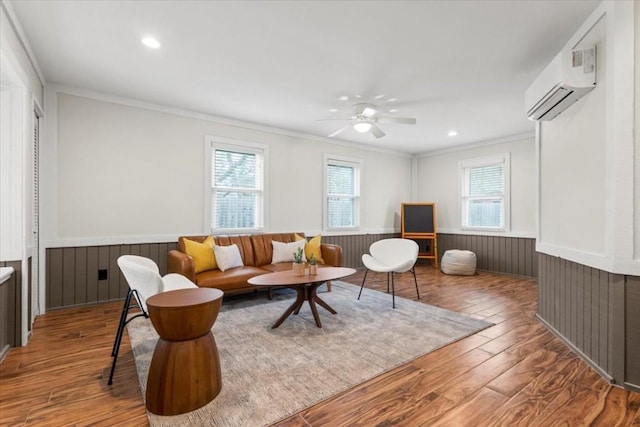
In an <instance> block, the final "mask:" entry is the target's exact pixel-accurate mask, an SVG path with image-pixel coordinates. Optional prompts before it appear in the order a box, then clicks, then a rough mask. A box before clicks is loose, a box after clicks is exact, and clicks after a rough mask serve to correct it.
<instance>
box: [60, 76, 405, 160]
mask: <svg viewBox="0 0 640 427" xmlns="http://www.w3.org/2000/svg"><path fill="white" fill-rule="evenodd" d="M49 86H50V87H51V89H52V90H53V92H54V93H63V94H67V95H73V96H79V97H83V98H89V99H94V100H97V101H103V102H110V103H113V104H120V105H125V106H128V107H136V108H142V109H145V110H150V111H157V112H160V113H166V114H173V115H175V116H180V117H187V118H190V119H198V120H202V121H206V122H210V123H216V124H221V125H226V126H234V127H238V128H243V129H248V130H254V131H260V132H268V133H272V134H277V135H283V136H288V137H292V138H300V139H305V140H308V141H313V142H320V143H324V144H333V145H340V146H344V147H349V148H358V149H361V150H365V151H371V152H378V153H384V154H392V155H394V156H399V157H406V158H411V157H412V155H411V154H408V153H404V152H401V151H393V150H387V149H383V148H376V147H371V146H368V145H365V144H361V143H358V142H347V141H342V140H337V139H333V138H326V137H321V136H317V135H310V134H306V133H303V132H296V131H292V130H288V129H281V128H276V127H272V126H266V125H261V124H258V123H253V122H245V121H242V120H236V119H231V118H228V117H222V116H216V115H212V114H207V113H200V112H196V111H191V110H186V109H182V108H178V107H171V106H168V105H162V104H154V103H151V102H147V101H142V100H139V99H133V98H126V97H121V96H117V95H109V94H105V93H102V92H97V91H93V90H89V89H83V88H77V87H71V86H66V85H60V84H52V85H49Z"/></svg>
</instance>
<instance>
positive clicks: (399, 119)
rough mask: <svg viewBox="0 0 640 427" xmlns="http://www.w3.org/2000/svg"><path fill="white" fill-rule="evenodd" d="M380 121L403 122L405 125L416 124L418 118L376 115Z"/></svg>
mask: <svg viewBox="0 0 640 427" xmlns="http://www.w3.org/2000/svg"><path fill="white" fill-rule="evenodd" d="M376 119H377V122H378V123H401V124H405V125H415V124H416V119H412V118H409V117H388V116H377V117H376Z"/></svg>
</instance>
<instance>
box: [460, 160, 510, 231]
mask: <svg viewBox="0 0 640 427" xmlns="http://www.w3.org/2000/svg"><path fill="white" fill-rule="evenodd" d="M509 163H510V161H509V154H508V153H507V154H503V155H501V156H499V157H493V158H482V159H474V160H467V161H463V162H461V163H460V177H461V189H462V199H461V207H462V209H461V210H462V228H466V229H477V230H490V231H506V230H508V229H509V211H510V206H509V179H510V177H509V172H510V167H509Z"/></svg>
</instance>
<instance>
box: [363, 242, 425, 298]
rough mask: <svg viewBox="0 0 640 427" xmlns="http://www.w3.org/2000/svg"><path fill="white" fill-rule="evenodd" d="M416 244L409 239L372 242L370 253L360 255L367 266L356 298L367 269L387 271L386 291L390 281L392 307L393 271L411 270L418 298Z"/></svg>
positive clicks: (393, 291) (394, 296) (393, 292)
mask: <svg viewBox="0 0 640 427" xmlns="http://www.w3.org/2000/svg"><path fill="white" fill-rule="evenodd" d="M418 250H419V248H418V244H417V243H416V242H414V241H413V240H409V239H384V240H378V241H377V242H374V243H373V244H372V245H371V246H370V247H369V252H370V254H364V255H362V263H363V264H364V266H365V267H366V268H367V271H366V272H365V273H364V278H363V279H362V286H360V293H359V294H358V299H360V295H362V289H363V288H364V282H365V280H367V274H368V273H369V270H371V271H376V272H379V273H387V293H388V292H389V282H391V294H392V301H393V308H396V293H395V285H394V279H393V275H394V273H405V272H407V271H411V272H412V273H413V280H414V282H415V284H416V294H417V295H418V299H420V292H419V291H418V280H417V279H416V271H415V269H414V265H415V263H416V261H417V260H418Z"/></svg>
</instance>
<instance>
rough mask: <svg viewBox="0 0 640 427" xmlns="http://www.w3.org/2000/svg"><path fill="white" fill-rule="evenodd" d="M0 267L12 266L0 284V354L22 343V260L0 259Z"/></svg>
mask: <svg viewBox="0 0 640 427" xmlns="http://www.w3.org/2000/svg"><path fill="white" fill-rule="evenodd" d="M0 267H13V269H14V270H15V271H14V273H13V275H12V276H11V277H10V278H9V280H7V281H6V282H4V283H2V284H0V354H2V352H3V351H5V349H6V348H7V346H9V347H18V346H21V345H22V333H21V325H22V324H21V319H22V295H21V292H20V290H21V288H22V262H21V261H0Z"/></svg>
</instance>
